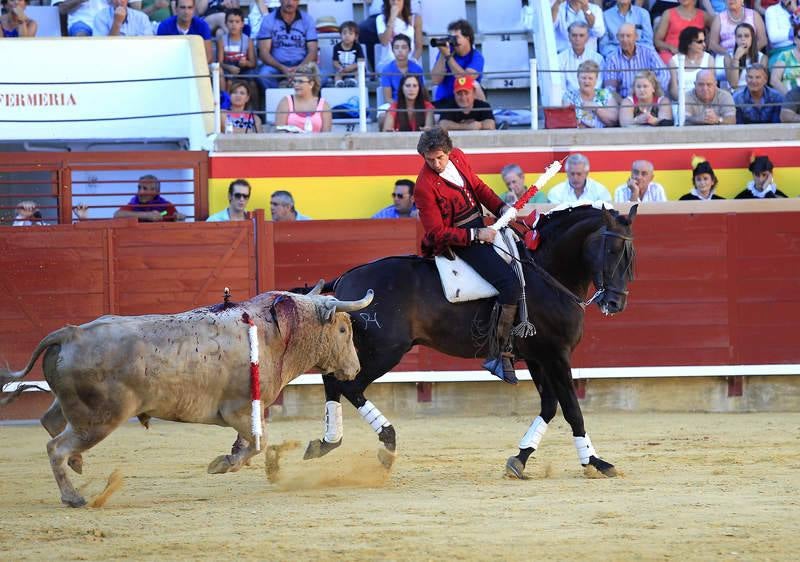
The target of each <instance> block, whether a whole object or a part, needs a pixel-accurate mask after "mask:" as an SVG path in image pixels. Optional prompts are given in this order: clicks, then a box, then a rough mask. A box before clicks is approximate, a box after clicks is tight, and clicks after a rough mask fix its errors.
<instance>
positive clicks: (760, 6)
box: [716, 0, 780, 25]
mask: <svg viewBox="0 0 800 562" xmlns="http://www.w3.org/2000/svg"><path fill="white" fill-rule="evenodd" d="M716 1H717V2H719V1H720V0H716ZM778 3H780V0H752V2H750V4H751V5H752V6H753V9H754V10H755V11H756V12H758V13H759V14H761V17H762V18H763V17H764V15H765V14H766V11H767V10H768V9H769V7H770V6H774V5H775V4H778ZM724 9H725V6H723V7H722V8H721V9H719V10H717V13H720V12H721V11H722V10H724ZM765 25H766V24H765Z"/></svg>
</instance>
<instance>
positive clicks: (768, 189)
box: [735, 156, 786, 199]
mask: <svg viewBox="0 0 800 562" xmlns="http://www.w3.org/2000/svg"><path fill="white" fill-rule="evenodd" d="M748 169H749V170H750V173H751V174H753V179H752V180H750V181H749V182H747V185H746V186H745V188H744V189H743V190H742V191H740V192H739V193H737V194H736V197H735V198H736V199H775V198H779V197H786V194H785V193H784V192H783V191H781V190H780V189H778V186H777V185H775V178H773V177H772V162H771V161H770V159H769V156H756V157H755V158H753V161H752V162H750V166H749V167H748Z"/></svg>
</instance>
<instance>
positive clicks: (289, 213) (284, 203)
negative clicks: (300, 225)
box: [269, 189, 311, 222]
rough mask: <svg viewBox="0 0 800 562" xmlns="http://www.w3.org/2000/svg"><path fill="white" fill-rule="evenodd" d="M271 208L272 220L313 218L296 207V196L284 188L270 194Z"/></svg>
mask: <svg viewBox="0 0 800 562" xmlns="http://www.w3.org/2000/svg"><path fill="white" fill-rule="evenodd" d="M269 210H270V213H272V220H274V221H275V222H283V221H309V220H311V217H307V216H305V215H303V214H301V213H300V212H298V210H297V209H295V208H294V197H292V194H291V193H289V192H288V191H285V190H282V189H281V190H279V191H276V192H274V193H273V194H272V195H271V196H270V198H269Z"/></svg>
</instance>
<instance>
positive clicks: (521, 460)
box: [304, 205, 637, 479]
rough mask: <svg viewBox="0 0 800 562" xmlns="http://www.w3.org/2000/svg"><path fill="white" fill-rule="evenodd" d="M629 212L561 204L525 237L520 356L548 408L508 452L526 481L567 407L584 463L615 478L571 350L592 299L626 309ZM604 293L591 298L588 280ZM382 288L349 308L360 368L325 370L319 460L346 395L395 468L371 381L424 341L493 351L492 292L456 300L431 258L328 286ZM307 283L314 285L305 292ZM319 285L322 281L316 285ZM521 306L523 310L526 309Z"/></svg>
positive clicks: (460, 351)
mask: <svg viewBox="0 0 800 562" xmlns="http://www.w3.org/2000/svg"><path fill="white" fill-rule="evenodd" d="M636 210H637V206H635V205H634V206H633V207H632V208H631V210H630V212H629V214H628V215H627V216H625V215H621V214H619V213H618V212H617V211H615V210H613V209H610V208H606V207H605V206H604V205H603V206H601V207H595V206H592V205H583V206H572V207H568V208H565V209H558V208H557V209H554V210H553V211H551V212H550V213H547V214H544V215H542V216H540V217H539V220H538V223H537V225H536V230H537V231H538V235H539V239H540V244H539V246H538V248H537V249H536V250H535V251H533V252H532V253H529V252H528V251H527V250H526V249H525V248H524V246H523V245H522V244H519V243H518V248H519V249H520V251H521V254H520V255H521V256H524V257H523V258H522V259H521V262H522V264H523V272H524V278H525V297H526V301H527V305H528V306H527V308H528V311H529V312H528V320H529V321H530V322H532V323H533V325H534V327H535V334H534V335H531V336H528V337H515V338H514V342H513V353H514V357H515V358H517V359H521V360H523V361H524V362H525V364H526V365H527V368H528V370H529V372H530V374H531V378H532V379H533V381H534V383H535V385H536V389H537V390H538V392H539V396H540V400H541V407H540V412H539V415H538V416H537V417H536V418H535V419H534V421H533V422H532V423H531V425H530V427H529V428H528V431H527V432H526V433H525V435H524V436H523V437H522V439H521V441H520V444H519V453H518V454H517V455H515V456H512V457H509V458H508V460H507V462H506V467H505V471H506V474H507V475H508V476H510V477H513V478H520V479H522V478H525V476H524V470H525V465H526V463H527V461H528V459H529V457H530V455H531V454H532V453H533V452H534V451H535V450H536V449H537V448H538V446H539V443H540V442H541V439H542V436H543V435H544V433H545V431H546V429H547V424H548V423H549V422H550V421H551V420H552V418H553V417H554V416H555V414H556V408H557V406H558V405H559V404H560V405H561V410H562V412H563V415H564V418H565V419H566V421H567V422H568V423H569V425H570V427H571V428H572V435H573V437H574V440H575V446H576V449H577V452H578V458H579V460H580V463H581V465H582V466H584V467H586V466H587V465H591V466H593V467H594V468H596V469H597V470H598V471H599V472H600V473H602V474H604V475H606V476H609V477H611V476H616V474H617V473H616V469H615V467H614V465H613V464H611V463H610V462H607V461H605V460H603V459H602V458H600V456H599V455H598V454H597V453H596V451H595V449H594V447H593V446H592V443H591V440H590V439H589V436H588V434H587V433H586V429H585V427H584V420H583V414H582V412H581V408H580V405H579V404H578V398H577V395H576V393H575V388H574V386H573V383H572V372H571V364H570V360H571V355H572V352H573V350H574V349H575V347H576V346H577V345H578V343H579V342H580V340H581V336H582V334H583V321H584V312H585V308H586V307H587V306H588V305H589V304H590V303H592V302H594V303H595V304H596V305H597V306H598V307H599V308H600V310H601V311H602V312H603V314H605V315H609V314H615V313H618V312H621V311H623V310H624V309H625V306H626V304H627V295H628V290H627V284H628V282H629V281H633V273H634V256H635V252H634V248H633V234H632V231H631V225H632V223H633V219H634V217H635V216H636ZM592 283H593V284H594V286H595V288H596V292H595V294H594V296H593V297H592V298H591V299H590V300H589V301H584V300H583V299H582V298H581V295H583V296H586V295H587V294H588V290H589V287H590V284H592ZM367 288H371V289H374V291H375V298H374V300H373V301H372V303H371V304H370V305H369V306H368V307H367V308H365V309H363V310H360V311H358V312H355V313H351V315H352V320H353V340H354V342H355V344H356V349H357V350H358V358H359V361H360V362H361V371H360V372H359V374H358V375H357V376H356V378H355V379H354V380H352V381H339V380H337V379H335V378H334V377H333V376H330V375H324V376H323V381H324V385H325V396H326V405H325V410H326V415H325V436H324V437H323V438H322V439H318V440H317V439H315V440H312V441H310V442H309V445H308V448H307V450H306V452H305V455H304V458H305V459H313V458H318V457H321V456H323V455H325V454H327V453H329V452H331V451H332V450H334V449H335V448H337V447H338V446H339V445H341V442H342V436H343V429H342V415H341V403H340V400H341V396H342V395H344V397H345V398H347V400H348V401H349V402H350V403H351V404H352V405H353V406H354V407H356V408H357V409H358V411H359V413H360V414H361V416H362V417H363V418H364V420H365V421H367V422H368V423H369V424H370V425H371V426H372V428H373V430H374V431H375V432H376V433H377V436H378V439H379V441H380V442H381V443H382V444H383V448H379V451H378V457H379V459H380V460H381V462H382V463H383V464H384V465H385V466H386V467H387V468H388V467H391V464H392V463H393V461H394V458H395V455H396V448H397V437H396V432H395V429H394V426H392V424H391V423H390V422H389V421H388V420H387V419H386V417H385V416H384V415H383V414H382V413H381V412H380V410H379V409H378V408H377V407H376V406H375V405H374V404H373V403H372V402H371V401H369V400H367V399H366V397H365V396H364V391H365V390H366V388H367V387H368V386H369V385H370V384H372V382H374V381H375V380H376V379H378V378H380V377H381V376H383V375H384V374H385V373H387V372H388V371H390V370H391V369H392V368H393V367H394V366H396V365H397V364H398V363H399V362H400V360H401V358H402V357H403V355H405V354H406V353H407V352H408V351H409V350H410V349H411V348H412V347H413V346H415V345H424V346H428V347H431V348H433V349H436V350H437V351H440V352H443V353H445V354H448V355H452V356H457V357H464V358H473V357H474V358H478V357H486V356H487V353H488V351H489V345H490V341H489V340H490V337H489V328H490V326H492V325H493V324H492V322H493V321H494V320H493V319H492V318H491V314H492V310H493V301H494V299H491V298H490V299H482V300H475V301H468V302H459V303H450V302H448V301H447V300H446V299H445V296H444V294H443V291H442V286H441V283H440V280H439V276H438V273H437V270H436V267H435V265H434V262H433V260H432V259H430V258H423V257H418V256H394V257H388V258H383V259H379V260H377V261H373V262H370V263H367V264H364V265H359V266H357V267H354V268H353V269H350V270H349V271H347V272H346V273H344V274H342V275H341V276H339V277H338V278H337V279H335V280H333V281H331V282H329V283H327V284H326V285H325V286H324V287H323V288H322V291H323V292H331V291H332V292H333V293H334V294H335V296H336V297H337V298H338V299H342V300H348V299H349V300H353V299H356V298H358V297H360V296H363V294H364V291H366V289H367ZM306 290H307V289H306ZM316 290H319V287H317V288H316ZM520 308H521V309H522V307H520Z"/></svg>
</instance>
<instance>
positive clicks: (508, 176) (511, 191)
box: [500, 164, 547, 205]
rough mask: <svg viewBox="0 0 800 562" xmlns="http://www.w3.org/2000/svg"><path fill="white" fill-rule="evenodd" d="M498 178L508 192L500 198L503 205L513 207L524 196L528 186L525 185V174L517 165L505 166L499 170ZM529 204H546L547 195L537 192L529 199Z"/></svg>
mask: <svg viewBox="0 0 800 562" xmlns="http://www.w3.org/2000/svg"><path fill="white" fill-rule="evenodd" d="M500 177H501V178H503V183H505V184H506V187H507V188H508V191H506V192H505V193H504V194H503V195H501V196H500V199H502V200H503V201H504V202H505V203H507V204H509V205H513V204H514V203H516V202H517V201H519V199H520V198H521V197H522V196H523V195H525V193H527V191H528V186H527V185H526V184H525V173H524V172H523V171H522V167H521V166H520V165H519V164H506V165H505V166H503V168H502V169H501V170H500ZM529 201H530V203H547V195H545V193H544V191H537V192H536V195H534V196H533V197H531V198H530V200H529Z"/></svg>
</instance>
